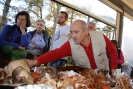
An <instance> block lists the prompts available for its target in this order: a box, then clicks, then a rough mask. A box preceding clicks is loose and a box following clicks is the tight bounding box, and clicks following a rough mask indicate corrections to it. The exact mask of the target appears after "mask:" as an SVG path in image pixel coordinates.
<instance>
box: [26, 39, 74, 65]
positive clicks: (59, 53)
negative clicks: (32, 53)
mask: <svg viewBox="0 0 133 89" xmlns="http://www.w3.org/2000/svg"><path fill="white" fill-rule="evenodd" d="M71 55H72V54H71V48H70V43H69V41H67V42H66V43H64V44H63V45H62V46H61V47H60V48H57V49H55V50H51V51H49V52H46V53H44V54H43V55H41V56H39V57H37V58H36V59H35V60H27V61H28V63H29V65H30V66H36V65H37V66H39V65H41V64H45V63H49V62H53V61H55V60H57V59H60V58H63V57H66V56H71Z"/></svg>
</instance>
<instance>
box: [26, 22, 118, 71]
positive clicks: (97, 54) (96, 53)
mask: <svg viewBox="0 0 133 89" xmlns="http://www.w3.org/2000/svg"><path fill="white" fill-rule="evenodd" d="M70 33H71V37H72V38H71V39H70V40H69V41H67V42H65V43H64V44H63V45H62V46H61V47H60V48H57V49H55V50H52V51H49V52H47V53H45V54H43V55H41V56H39V57H38V58H36V59H35V60H27V61H28V63H29V65H30V66H39V65H41V64H45V63H48V62H52V61H55V60H57V59H59V58H62V57H65V56H72V57H73V61H74V63H75V65H76V66H81V67H84V68H89V69H103V70H107V71H109V63H108V59H107V56H106V51H107V52H108V54H109V57H110V62H111V70H112V73H114V70H115V69H117V59H118V56H117V50H116V48H115V46H114V45H113V43H112V42H111V41H110V40H109V39H108V38H107V37H106V36H105V35H103V34H102V33H101V32H97V31H89V30H88V26H87V23H86V22H84V21H83V20H76V21H74V22H73V23H72V24H71V26H70Z"/></svg>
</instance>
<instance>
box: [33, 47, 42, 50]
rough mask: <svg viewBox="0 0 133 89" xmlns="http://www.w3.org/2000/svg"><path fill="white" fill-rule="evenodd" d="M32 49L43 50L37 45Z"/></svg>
mask: <svg viewBox="0 0 133 89" xmlns="http://www.w3.org/2000/svg"><path fill="white" fill-rule="evenodd" d="M34 49H38V50H40V51H42V50H43V48H39V47H37V46H35V47H34Z"/></svg>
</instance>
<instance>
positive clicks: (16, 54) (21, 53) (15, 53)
mask: <svg viewBox="0 0 133 89" xmlns="http://www.w3.org/2000/svg"><path fill="white" fill-rule="evenodd" d="M2 50H3V51H4V53H5V54H7V53H9V54H11V59H12V60H17V59H20V58H26V55H27V52H26V51H25V50H21V49H14V47H13V46H2Z"/></svg>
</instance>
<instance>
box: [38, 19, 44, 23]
mask: <svg viewBox="0 0 133 89" xmlns="http://www.w3.org/2000/svg"><path fill="white" fill-rule="evenodd" d="M40 21H41V22H43V23H44V24H45V21H44V20H43V19H39V20H37V21H36V22H40Z"/></svg>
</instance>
